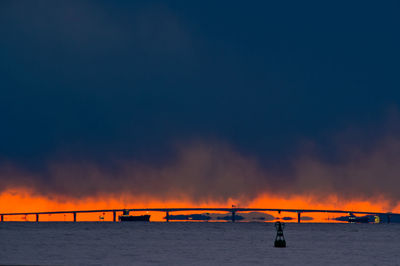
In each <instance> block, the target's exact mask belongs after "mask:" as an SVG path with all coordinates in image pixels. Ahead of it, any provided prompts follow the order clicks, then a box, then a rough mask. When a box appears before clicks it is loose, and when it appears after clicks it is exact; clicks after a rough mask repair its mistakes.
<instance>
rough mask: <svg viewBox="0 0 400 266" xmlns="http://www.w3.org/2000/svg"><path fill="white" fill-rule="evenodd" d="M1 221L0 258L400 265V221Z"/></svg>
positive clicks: (30, 261)
mask: <svg viewBox="0 0 400 266" xmlns="http://www.w3.org/2000/svg"><path fill="white" fill-rule="evenodd" d="M275 234H276V230H275V227H274V224H273V223H212V222H185V223H178V222H171V223H158V222H151V223H141V222H131V223H112V222H102V223H100V222H98V223H95V222H93V223H91V222H78V223H65V222H59V223H50V222H42V223H29V222H25V223H23V222H19V223H18V222H5V223H0V247H1V249H0V265H4V264H12V265H15V264H29V265H32V264H34V265H38V264H39V265H400V224H313V223H303V224H296V223H287V224H286V227H285V230H284V235H285V238H286V241H287V248H282V249H279V248H274V247H273V243H274V238H275Z"/></svg>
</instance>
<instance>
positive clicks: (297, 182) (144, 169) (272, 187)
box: [0, 138, 400, 203]
mask: <svg viewBox="0 0 400 266" xmlns="http://www.w3.org/2000/svg"><path fill="white" fill-rule="evenodd" d="M399 161H400V140H399V139H394V138H388V139H385V140H384V141H382V142H379V143H377V145H376V146H375V147H374V148H373V149H372V150H370V151H368V152H366V153H365V152H360V151H355V150H353V151H352V152H351V153H347V154H343V157H342V160H340V162H336V163H328V162H322V161H321V160H319V159H318V158H313V157H311V156H302V157H300V158H299V159H297V160H294V161H293V164H292V165H291V166H290V167H291V168H292V169H293V170H292V172H291V174H290V175H291V176H289V177H288V176H279V175H277V174H276V173H275V174H269V173H268V170H266V169H265V168H263V167H261V165H260V163H259V162H257V160H256V159H254V158H250V157H249V156H245V155H243V154H240V153H238V152H236V151H235V150H234V149H233V148H232V147H230V146H228V145H221V144H216V143H204V142H194V143H191V144H190V145H185V146H180V148H179V149H178V152H177V154H176V157H174V158H171V159H170V160H169V161H168V162H165V163H163V164H159V165H156V164H152V165H148V164H140V163H137V162H135V161H123V162H118V163H115V164H114V166H113V168H112V169H111V168H110V167H109V166H107V167H103V166H102V165H99V164H94V163H90V162H57V163H50V164H49V166H48V169H47V172H46V173H45V174H44V175H42V176H38V175H35V174H29V173H22V172H19V171H17V170H16V169H15V168H14V169H13V168H12V167H11V166H8V167H7V166H3V167H2V168H1V169H2V171H1V176H0V180H1V188H2V190H4V189H7V188H10V187H16V186H17V187H28V188H33V189H34V190H35V191H36V192H37V193H38V194H41V195H46V196H49V197H54V198H57V197H58V198H63V197H67V198H68V197H73V198H86V197H92V196H99V195H110V196H115V197H118V196H119V195H130V196H140V197H143V196H144V197H148V198H154V199H180V198H189V199H192V200H193V201H196V202H206V201H207V200H214V201H221V202H224V201H226V200H228V199H229V198H233V199H236V200H238V201H240V202H243V203H245V202H248V201H249V200H251V199H254V198H255V197H257V196H259V195H261V194H262V193H272V194H274V195H281V196H294V195H309V196H313V197H316V198H322V199H323V198H324V197H326V196H327V195H332V194H334V195H337V196H338V197H339V199H342V200H347V199H367V200H373V199H374V198H375V199H376V198H377V197H381V196H384V198H385V199H386V200H389V201H391V202H392V203H397V202H399V200H400V194H399V193H398V187H399V185H400V178H399V176H398V173H399V172H400V164H399ZM285 174H288V173H285ZM282 175H283V174H282Z"/></svg>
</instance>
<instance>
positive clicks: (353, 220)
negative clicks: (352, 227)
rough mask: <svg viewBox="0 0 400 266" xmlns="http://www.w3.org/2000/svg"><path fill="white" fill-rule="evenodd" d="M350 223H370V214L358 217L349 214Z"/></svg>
mask: <svg viewBox="0 0 400 266" xmlns="http://www.w3.org/2000/svg"><path fill="white" fill-rule="evenodd" d="M349 223H369V217H368V216H362V217H357V216H355V215H354V214H352V213H351V214H350V215H349Z"/></svg>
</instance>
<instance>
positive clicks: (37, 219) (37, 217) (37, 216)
mask: <svg viewBox="0 0 400 266" xmlns="http://www.w3.org/2000/svg"><path fill="white" fill-rule="evenodd" d="M36 222H39V214H38V213H36Z"/></svg>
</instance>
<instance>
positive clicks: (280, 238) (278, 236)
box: [274, 222, 286, 248]
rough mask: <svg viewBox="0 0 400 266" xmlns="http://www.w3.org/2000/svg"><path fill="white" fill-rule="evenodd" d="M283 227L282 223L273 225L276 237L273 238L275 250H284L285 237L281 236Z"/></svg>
mask: <svg viewBox="0 0 400 266" xmlns="http://www.w3.org/2000/svg"><path fill="white" fill-rule="evenodd" d="M284 227H285V224H284V223H281V222H276V223H275V228H276V237H275V243H274V246H275V247H276V248H285V247H286V241H285V237H284V236H283V228H284Z"/></svg>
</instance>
